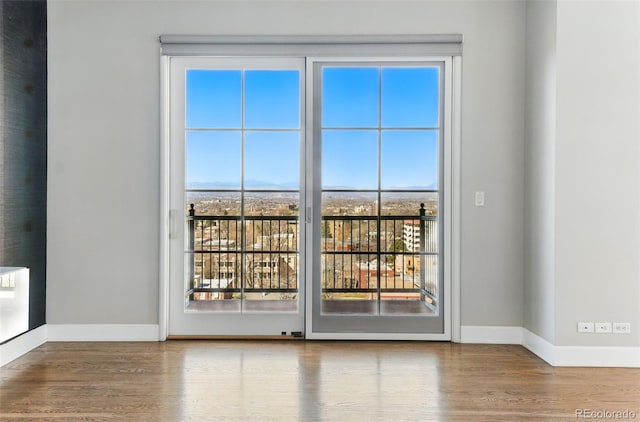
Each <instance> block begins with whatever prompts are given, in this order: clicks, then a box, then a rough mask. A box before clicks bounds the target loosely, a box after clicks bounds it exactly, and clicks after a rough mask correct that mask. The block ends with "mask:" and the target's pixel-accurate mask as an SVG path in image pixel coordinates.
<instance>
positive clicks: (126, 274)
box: [47, 0, 525, 326]
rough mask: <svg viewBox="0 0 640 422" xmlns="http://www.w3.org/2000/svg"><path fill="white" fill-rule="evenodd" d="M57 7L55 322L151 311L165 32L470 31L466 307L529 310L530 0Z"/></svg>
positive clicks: (477, 315) (150, 317) (487, 318)
mask: <svg viewBox="0 0 640 422" xmlns="http://www.w3.org/2000/svg"><path fill="white" fill-rule="evenodd" d="M48 7H49V145H50V147H49V194H48V198H49V199H48V227H49V233H48V258H49V259H48V261H49V264H48V297H47V303H48V308H47V319H48V322H49V323H53V324H64V323H113V324H116V323H131V324H146V323H157V321H158V305H157V302H158V269H159V262H158V259H159V258H158V247H159V246H158V245H159V216H158V205H159V189H160V186H159V127H160V122H159V59H158V47H159V46H158V39H157V38H158V36H159V35H160V34H423V33H427V34H432V33H433V34H437V33H462V34H464V37H465V42H464V56H463V90H464V91H463V92H464V94H463V104H462V108H463V116H462V120H463V128H462V139H463V140H462V142H463V153H462V226H463V227H462V245H461V246H462V323H463V325H497V326H500V325H504V326H520V325H522V295H523V283H522V280H523V202H524V194H523V188H524V182H523V180H524V175H523V163H524V162H523V154H524V142H523V137H524V100H523V98H524V86H525V84H524V48H523V47H524V26H525V25H524V23H525V14H524V12H525V4H524V3H523V2H504V1H495V2H488V1H456V2H446V1H445V2H436V1H406V2H403V1H388V2H379V1H353V2H333V1H296V2H294V1H289V2H276V1H257V2H249V1H234V2H222V1H194V2H188V1H179V2H178V1H158V2H152V1H124V2H120V1H104V2H103V1H56V0H54V1H51V2H50V3H49V6H48ZM475 190H483V191H486V195H487V196H486V201H487V205H486V206H485V207H484V208H476V207H474V206H473V192H474V191H475Z"/></svg>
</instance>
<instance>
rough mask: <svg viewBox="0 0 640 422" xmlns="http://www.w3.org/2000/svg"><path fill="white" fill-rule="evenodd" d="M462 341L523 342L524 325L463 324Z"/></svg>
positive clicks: (485, 342)
mask: <svg viewBox="0 0 640 422" xmlns="http://www.w3.org/2000/svg"><path fill="white" fill-rule="evenodd" d="M460 343H480V344H522V327H489V326H476V325H463V326H462V327H461V330H460Z"/></svg>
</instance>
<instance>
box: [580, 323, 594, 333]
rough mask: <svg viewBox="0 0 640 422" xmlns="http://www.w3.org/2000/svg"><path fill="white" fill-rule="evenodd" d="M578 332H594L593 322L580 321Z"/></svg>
mask: <svg viewBox="0 0 640 422" xmlns="http://www.w3.org/2000/svg"><path fill="white" fill-rule="evenodd" d="M578 332H579V333H593V322H579V323H578Z"/></svg>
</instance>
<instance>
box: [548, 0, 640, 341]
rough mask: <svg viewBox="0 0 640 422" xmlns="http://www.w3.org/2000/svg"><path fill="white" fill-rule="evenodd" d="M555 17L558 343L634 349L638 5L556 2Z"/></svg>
mask: <svg viewBox="0 0 640 422" xmlns="http://www.w3.org/2000/svg"><path fill="white" fill-rule="evenodd" d="M557 21H558V23H557V132H556V191H555V193H556V200H555V207H556V224H555V234H556V245H555V251H556V260H555V262H556V267H555V282H556V341H555V344H556V345H559V346H566V345H576V346H591V345H601V346H632V345H635V346H639V345H640V340H639V339H640V336H639V335H638V333H639V332H640V306H638V305H639V304H640V267H639V265H640V259H639V257H640V245H639V240H640V224H639V223H640V208H639V202H638V200H639V198H640V172H639V169H640V162H639V159H640V156H639V154H640V150H639V145H640V142H639V141H638V140H639V139H640V77H639V76H638V75H640V25H639V24H638V22H640V3H638V2H627V1H609V2H604V1H603V2H591V1H581V2H573V1H572V2H565V1H561V2H558V11H557ZM584 320H586V321H621V322H630V323H631V324H632V334H631V335H588V336H585V335H583V334H582V335H580V334H577V333H576V322H577V321H584Z"/></svg>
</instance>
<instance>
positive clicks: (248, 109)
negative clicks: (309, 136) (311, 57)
mask: <svg viewBox="0 0 640 422" xmlns="http://www.w3.org/2000/svg"><path fill="white" fill-rule="evenodd" d="M244 78H245V82H244V83H245V88H244V90H245V91H244V92H245V106H244V107H245V109H244V110H245V115H244V118H245V127H246V128H249V129H298V128H299V127H300V74H299V72H298V71H297V70H247V71H246V72H245V76H244Z"/></svg>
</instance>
